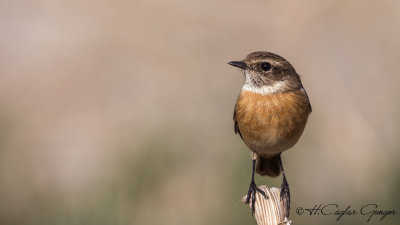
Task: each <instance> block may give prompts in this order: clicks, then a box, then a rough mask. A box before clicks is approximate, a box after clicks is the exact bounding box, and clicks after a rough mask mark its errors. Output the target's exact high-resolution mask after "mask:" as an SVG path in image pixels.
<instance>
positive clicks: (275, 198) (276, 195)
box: [242, 185, 292, 225]
mask: <svg viewBox="0 0 400 225" xmlns="http://www.w3.org/2000/svg"><path fill="white" fill-rule="evenodd" d="M259 188H260V189H261V190H263V191H264V192H265V194H266V196H267V198H264V196H263V195H261V194H260V193H258V192H257V193H256V203H255V212H254V217H255V219H256V221H257V224H258V225H290V223H291V222H292V221H288V219H287V218H286V216H285V215H286V204H285V202H284V201H283V200H282V201H281V198H280V192H281V189H280V188H276V187H273V188H268V187H266V186H265V185H262V186H260V187H259ZM246 198H247V196H244V197H243V199H242V201H243V202H246ZM251 205H252V204H251V199H250V204H249V206H250V208H251Z"/></svg>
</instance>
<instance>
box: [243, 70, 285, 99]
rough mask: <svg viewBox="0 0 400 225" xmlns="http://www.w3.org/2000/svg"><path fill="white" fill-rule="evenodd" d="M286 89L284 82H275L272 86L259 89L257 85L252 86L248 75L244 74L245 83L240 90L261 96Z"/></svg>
mask: <svg viewBox="0 0 400 225" xmlns="http://www.w3.org/2000/svg"><path fill="white" fill-rule="evenodd" d="M286 87H287V83H286V81H279V82H275V83H274V84H272V85H264V86H261V87H260V86H258V85H255V84H253V82H252V81H251V78H250V75H247V74H246V82H245V83H244V85H243V88H242V90H245V91H250V92H253V93H257V94H261V95H268V94H273V93H277V92H280V91H284V90H285V88H286Z"/></svg>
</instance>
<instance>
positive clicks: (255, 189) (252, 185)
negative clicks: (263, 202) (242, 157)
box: [246, 181, 268, 215]
mask: <svg viewBox="0 0 400 225" xmlns="http://www.w3.org/2000/svg"><path fill="white" fill-rule="evenodd" d="M257 192H258V193H260V194H261V195H263V196H264V198H268V197H267V195H266V194H265V192H264V191H263V190H261V189H260V188H258V187H257V185H256V184H255V183H254V181H252V182H251V183H250V187H249V191H248V192H247V198H246V204H248V205H249V204H250V198H251V214H252V215H254V212H255V204H256V194H257Z"/></svg>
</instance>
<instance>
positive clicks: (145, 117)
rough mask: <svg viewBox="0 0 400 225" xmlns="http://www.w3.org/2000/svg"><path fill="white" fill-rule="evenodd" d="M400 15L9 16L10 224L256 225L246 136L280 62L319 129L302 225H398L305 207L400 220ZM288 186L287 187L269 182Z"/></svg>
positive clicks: (295, 167) (3, 139) (1, 36)
mask: <svg viewBox="0 0 400 225" xmlns="http://www.w3.org/2000/svg"><path fill="white" fill-rule="evenodd" d="M399 12H400V2H399V1H395V0H382V1H373V0H356V1H338V0H328V1H317V0H306V1H301V2H300V1H266V0H263V1H262V0H255V1H250V2H245V1H238V0H231V1H220V0H217V1H215V0H214V1H211V0H208V1H200V0H197V1H183V0H170V1H144V0H143V1H111V0H97V1H94V0H89V1H50V0H49V1H46V0H38V1H26V0H25V1H24V0H22V1H18V0H17V1H11V0H2V1H0V31H1V32H0V50H1V51H0V78H1V79H0V224H5V225H8V224H13V225H18V224H21V225H22V224H33V225H36V224H40V225H47V224H49V225H50V224H51V225H54V224H71V225H75V224H84V225H88V224H96V225H101V224H137V225H147V224H149V225H150V224H165V225H176V224H185V225H187V224H193V225H197V224H198V225H204V224H220V225H225V224H226V225H244V224H256V223H255V221H254V219H253V218H252V217H251V214H250V210H249V209H248V207H247V206H245V205H244V204H243V203H242V202H241V198H242V196H243V195H245V194H246V193H247V190H248V186H249V182H250V175H251V161H250V157H249V151H248V150H247V148H246V147H245V145H244V144H243V143H242V141H241V140H240V138H239V136H237V135H235V134H234V132H233V121H232V114H233V107H234V104H235V101H236V98H237V95H238V93H239V91H240V89H241V87H242V85H243V82H244V77H243V74H242V72H241V71H240V70H239V69H237V68H234V67H231V66H229V65H227V64H226V63H227V62H228V61H231V60H241V59H243V58H244V57H245V56H246V55H247V54H248V53H250V52H253V51H258V50H267V51H271V52H274V53H277V54H279V55H281V56H283V57H285V58H286V59H287V60H288V61H290V62H291V63H292V64H293V66H294V67H295V68H296V70H297V72H298V73H299V74H300V75H301V76H302V80H303V84H304V86H305V87H306V90H307V92H308V95H309V97H310V100H311V103H312V106H313V113H312V114H311V116H310V118H309V123H308V125H307V127H306V129H305V132H304V134H303V136H302V138H301V139H300V141H299V143H298V144H297V145H296V146H295V147H294V148H293V149H292V150H290V151H288V152H286V153H285V154H284V155H283V161H284V164H285V166H286V172H287V176H288V180H289V184H290V187H291V194H292V211H291V219H292V220H293V221H294V224H350V223H351V224H395V221H398V219H399V214H398V215H396V216H391V217H387V218H385V219H384V220H383V221H379V217H373V218H372V220H371V221H370V222H369V223H367V222H366V220H367V217H363V216H361V215H357V216H352V217H344V218H342V219H341V220H340V221H339V222H337V221H336V217H333V216H306V215H303V216H299V215H296V213H295V209H296V208H297V207H304V208H307V207H308V208H311V207H313V206H314V205H316V204H326V203H337V204H339V205H340V206H341V208H342V209H345V208H346V207H347V206H348V205H351V206H352V209H353V208H354V209H358V208H359V207H360V206H362V205H364V204H366V203H376V204H378V205H379V209H381V210H392V209H395V210H397V211H399V210H400V203H399V201H400V197H399V195H398V190H399V188H400V177H399V172H400V165H399V163H398V161H399V159H400V153H399V148H400V141H399V135H400V117H399V115H400V104H399V97H398V96H399V95H400V87H399V82H400V74H399V72H400V69H399V64H398V63H399V59H400V41H399V40H400V13H399ZM256 183H257V184H258V185H261V184H266V185H268V186H277V187H278V186H279V185H280V183H281V177H278V178H265V177H260V176H257V177H256Z"/></svg>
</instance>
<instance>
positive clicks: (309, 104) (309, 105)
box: [302, 88, 312, 112]
mask: <svg viewBox="0 0 400 225" xmlns="http://www.w3.org/2000/svg"><path fill="white" fill-rule="evenodd" d="M302 89H303V91H304V94H305V95H306V97H307V101H308V107H309V108H310V112H312V108H311V103H310V99H309V98H308V95H307V92H306V89H304V88H302Z"/></svg>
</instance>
